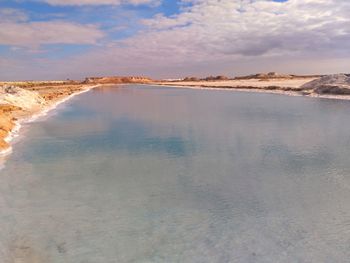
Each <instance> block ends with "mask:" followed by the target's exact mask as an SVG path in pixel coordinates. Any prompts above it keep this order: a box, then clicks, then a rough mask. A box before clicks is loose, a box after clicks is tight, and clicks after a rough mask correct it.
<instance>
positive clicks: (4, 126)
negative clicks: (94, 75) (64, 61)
mask: <svg viewBox="0 0 350 263" xmlns="http://www.w3.org/2000/svg"><path fill="white" fill-rule="evenodd" d="M0 84H1V83H0ZM18 84H20V86H21V87H18V86H14V85H11V86H10V85H9V83H6V85H3V86H1V87H0V155H7V154H9V153H10V152H11V144H10V142H11V141H12V139H13V138H14V137H15V136H16V135H17V134H18V132H19V130H20V127H21V123H24V122H30V121H33V120H35V119H37V118H39V117H41V116H44V115H46V114H47V113H48V112H49V111H50V110H52V109H54V108H56V107H57V106H58V105H59V104H61V103H63V102H65V101H67V100H69V99H70V98H72V97H73V96H76V95H78V94H80V93H82V92H86V91H89V90H90V89H92V88H94V87H96V86H97V85H82V84H72V83H69V84H67V83H57V82H47V83H46V84H45V83H43V82H40V83H39V84H37V85H33V82H29V83H28V84H27V85H25V83H18Z"/></svg>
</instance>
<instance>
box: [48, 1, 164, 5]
mask: <svg viewBox="0 0 350 263" xmlns="http://www.w3.org/2000/svg"><path fill="white" fill-rule="evenodd" d="M41 1H42V2H46V3H48V4H50V5H77V6H82V5H122V4H130V5H143V4H151V5H158V4H159V2H160V0H41Z"/></svg>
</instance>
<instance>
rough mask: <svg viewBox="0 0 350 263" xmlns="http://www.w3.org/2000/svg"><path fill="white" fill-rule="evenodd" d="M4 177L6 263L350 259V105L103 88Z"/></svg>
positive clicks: (45, 131)
mask: <svg viewBox="0 0 350 263" xmlns="http://www.w3.org/2000/svg"><path fill="white" fill-rule="evenodd" d="M23 134H24V136H22V139H21V140H20V141H19V142H18V143H16V144H15V145H14V153H13V154H12V155H11V157H10V158H9V160H8V162H7V163H6V167H5V169H3V170H1V171H0V211H1V214H0V226H1V227H0V258H1V259H2V260H0V262H5V263H7V262H11V263H12V262H16V263H19V262H20V263H22V262H25V263H27V262H30V263H32V262H45V263H51V262H53V263H61V262H62V263H63V262H64V263H112V262H220V263H221V262H318V263H319V262H348V260H349V258H350V161H349V158H350V157H349V156H350V102H349V101H335V100H322V99H310V98H303V97H288V96H280V95H271V94H255V93H243V92H231V91H208V90H191V89H176V88H165V87H151V86H123V87H119V88H118V87H114V88H108V89H107V88H105V89H98V90H94V91H91V92H88V93H85V94H82V95H80V96H78V97H75V98H74V99H73V100H71V101H69V102H68V103H67V104H65V105H64V107H59V109H58V110H57V111H56V112H55V114H54V115H52V116H49V117H48V118H47V119H46V120H45V121H39V122H35V123H32V124H30V129H28V128H26V127H25V128H24V132H23Z"/></svg>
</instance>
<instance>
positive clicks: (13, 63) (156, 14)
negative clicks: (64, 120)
mask: <svg viewBox="0 0 350 263" xmlns="http://www.w3.org/2000/svg"><path fill="white" fill-rule="evenodd" d="M349 14H350V1H349V0H178V1H176V0H0V80H39V79H40V80H49V79H51V80H54V79H55V80H61V79H68V78H69V79H83V78H85V77H87V76H111V75H138V76H140V75H141V76H149V77H152V78H178V77H185V76H198V77H204V76H208V75H227V76H238V75H245V74H253V73H258V72H269V71H276V72H280V73H293V74H330V73H350V15H349Z"/></svg>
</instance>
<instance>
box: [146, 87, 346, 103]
mask: <svg viewBox="0 0 350 263" xmlns="http://www.w3.org/2000/svg"><path fill="white" fill-rule="evenodd" d="M152 85H156V86H164V87H173V88H182V89H195V90H224V91H241V92H252V93H266V94H275V95H285V96H293V97H305V98H318V99H333V100H346V101H348V100H350V95H333V94H315V93H311V94H303V93H301V92H299V91H291V90H289V91H285V90H283V89H276V90H269V89H264V88H259V87H256V88H250V87H248V86H247V88H241V87H234V86H232V87H227V86H225V87H224V86H222V87H220V86H201V85H181V84H168V83H164V84H163V83H152Z"/></svg>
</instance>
